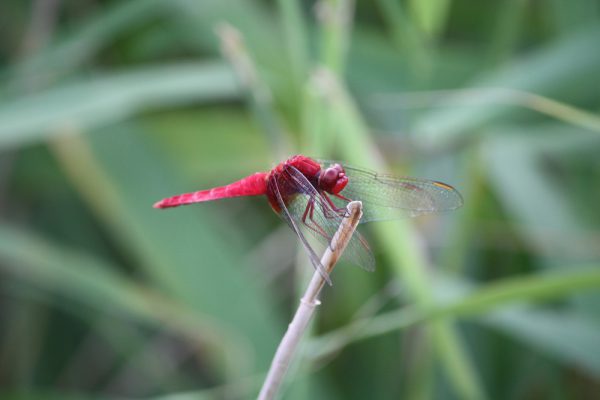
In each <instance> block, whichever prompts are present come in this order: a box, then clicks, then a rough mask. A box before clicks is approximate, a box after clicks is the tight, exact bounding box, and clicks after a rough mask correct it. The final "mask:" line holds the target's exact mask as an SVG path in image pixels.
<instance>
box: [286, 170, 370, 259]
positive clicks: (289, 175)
mask: <svg viewBox="0 0 600 400" xmlns="http://www.w3.org/2000/svg"><path fill="white" fill-rule="evenodd" d="M283 178H284V179H288V180H289V181H290V183H291V184H292V185H293V186H294V187H295V188H297V192H298V193H297V195H296V196H294V197H292V198H290V199H289V200H288V201H287V204H286V206H287V209H288V211H289V214H290V217H291V218H292V220H293V221H294V224H295V225H296V226H298V227H299V228H300V229H301V230H302V231H303V232H309V234H310V235H312V236H313V237H315V238H316V239H317V240H318V241H319V242H320V243H321V244H323V245H325V246H329V245H330V242H331V239H332V238H333V235H334V234H335V232H336V231H337V230H338V228H339V226H340V223H341V222H342V219H343V216H344V214H345V212H346V211H345V210H346V205H345V204H344V205H343V207H340V209H338V210H335V209H334V208H332V207H331V205H330V204H329V202H328V201H327V199H326V198H325V197H324V196H323V195H322V194H321V193H319V192H318V191H317V190H316V189H315V187H314V186H313V185H312V184H311V183H310V182H309V181H308V180H307V179H306V177H305V176H304V175H303V174H302V173H301V172H300V171H298V170H297V169H296V168H294V167H291V166H290V167H288V168H287V169H286V170H285V171H284V172H283ZM311 202H312V203H313V205H314V206H313V207H312V213H311V212H310V211H309V212H308V213H306V214H305V211H306V209H307V206H309V203H311ZM342 258H343V259H345V260H346V261H349V262H350V263H352V264H356V265H358V266H360V267H361V268H363V269H365V270H367V271H373V270H374V269H375V259H374V257H373V254H372V253H371V250H370V248H369V245H368V243H367V241H366V240H365V239H364V238H363V237H362V235H361V234H360V233H359V232H358V231H355V232H354V235H353V236H352V238H351V239H350V242H349V243H348V245H347V247H346V250H345V251H344V253H343V255H342Z"/></svg>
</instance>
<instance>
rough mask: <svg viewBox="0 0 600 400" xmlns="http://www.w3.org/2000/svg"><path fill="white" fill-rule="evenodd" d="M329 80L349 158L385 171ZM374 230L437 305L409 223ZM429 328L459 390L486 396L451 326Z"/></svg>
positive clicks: (427, 300) (424, 299)
mask: <svg viewBox="0 0 600 400" xmlns="http://www.w3.org/2000/svg"><path fill="white" fill-rule="evenodd" d="M326 76H327V77H328V78H327V80H328V85H327V87H326V89H327V92H326V93H325V94H324V95H325V96H326V97H327V98H328V100H329V102H330V107H331V108H332V113H333V119H334V121H335V127H336V129H337V134H338V136H339V137H340V138H343V139H342V140H341V141H340V147H341V151H342V153H343V154H344V155H345V159H348V160H350V161H352V162H355V163H357V164H358V165H368V166H370V167H374V168H375V169H377V170H381V171H385V169H386V168H385V167H384V166H383V163H382V157H381V156H380V155H379V154H378V151H377V150H376V147H375V145H374V144H373V143H372V142H371V140H370V139H369V133H368V132H369V131H368V128H367V126H366V124H365V122H364V121H363V120H362V118H361V117H360V113H359V111H358V109H357V108H356V106H355V105H354V103H353V102H352V100H351V99H350V97H349V95H348V94H347V92H346V91H345V89H344V88H343V87H342V85H341V84H340V83H339V81H338V80H337V79H336V77H335V76H334V75H333V74H331V73H326ZM374 229H375V232H376V234H377V236H378V239H379V241H380V242H381V244H382V246H383V247H384V249H385V250H386V252H387V254H389V256H390V258H391V260H392V265H393V266H394V267H395V269H394V272H395V273H396V274H397V275H398V277H399V279H401V280H402V281H403V282H405V284H406V287H407V290H408V291H409V292H410V294H411V296H412V298H413V299H414V300H415V302H416V303H417V304H418V305H419V306H420V307H424V308H428V307H431V306H432V305H433V303H434V299H433V295H432V288H431V286H430V284H429V282H428V277H427V275H426V271H427V270H428V269H429V265H428V262H427V261H426V259H427V258H426V255H425V254H424V252H423V250H422V249H423V246H422V244H421V243H420V242H421V240H422V239H421V238H420V237H419V236H418V234H417V233H416V231H414V230H413V229H412V228H411V226H410V225H409V223H408V222H406V221H393V222H390V223H386V224H376V225H375V226H374ZM429 329H431V333H432V338H433V341H434V343H435V349H436V351H437V353H438V354H439V357H440V358H441V360H442V363H443V365H444V367H445V371H446V373H447V374H448V376H449V377H450V379H451V381H452V382H453V384H454V387H455V390H456V391H457V392H458V393H460V395H461V397H463V398H469V399H481V398H484V397H485V395H484V393H483V389H482V388H481V386H480V384H479V382H478V378H477V376H476V374H475V371H474V369H473V367H472V366H471V365H470V362H469V361H468V360H467V356H466V354H465V353H464V350H463V348H462V345H461V343H460V340H459V338H458V336H457V334H456V332H455V331H454V329H453V327H452V325H451V323H450V322H449V321H443V320H436V321H432V323H431V324H430V325H429Z"/></svg>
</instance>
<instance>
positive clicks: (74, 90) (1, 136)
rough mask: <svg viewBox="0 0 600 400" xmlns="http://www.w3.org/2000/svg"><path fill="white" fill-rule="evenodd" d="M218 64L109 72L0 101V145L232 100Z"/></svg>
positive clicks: (227, 75)
mask: <svg viewBox="0 0 600 400" xmlns="http://www.w3.org/2000/svg"><path fill="white" fill-rule="evenodd" d="M237 96H238V90H237V88H236V84H235V80H234V77H233V75H232V74H231V71H230V69H229V68H228V67H227V66H226V65H225V64H222V63H187V64H174V65H167V66H161V67H150V68H140V69H138V70H135V71H129V72H120V73H112V74H110V75H105V76H98V77H95V78H93V79H89V80H83V81H81V80H80V81H79V82H76V83H71V84H65V85H62V86H58V87H55V88H52V89H48V90H46V91H43V92H40V93H37V94H34V95H30V96H26V97H23V98H19V99H13V100H12V101H10V102H8V101H5V102H3V103H0V147H6V146H15V145H20V144H23V143H29V142H32V141H34V140H40V139H44V138H46V137H48V136H50V135H56V134H59V133H64V132H69V131H73V130H75V131H77V130H80V129H90V128H94V127H97V126H104V125H107V124H109V123H111V122H115V121H119V120H122V119H125V118H128V117H131V116H133V115H135V114H136V113H139V112H141V111H145V110H148V109H153V108H164V107H170V106H175V105H182V104H190V103H196V102H213V101H220V100H226V99H231V98H236V97H237Z"/></svg>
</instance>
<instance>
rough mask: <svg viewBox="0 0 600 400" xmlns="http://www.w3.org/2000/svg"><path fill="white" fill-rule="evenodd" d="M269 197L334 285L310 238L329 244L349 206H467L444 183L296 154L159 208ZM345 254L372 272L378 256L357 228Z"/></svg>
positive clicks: (376, 213) (406, 211) (418, 210)
mask: <svg viewBox="0 0 600 400" xmlns="http://www.w3.org/2000/svg"><path fill="white" fill-rule="evenodd" d="M258 195H266V196H267V200H268V201H269V204H270V205H271V208H272V209H273V210H274V211H275V212H276V213H277V214H278V215H279V216H280V217H282V218H283V219H284V220H285V221H286V222H287V223H288V225H289V226H290V227H291V228H292V230H293V231H294V232H295V233H296V235H298V237H299V238H300V241H301V243H302V245H303V246H304V248H305V249H306V251H307V253H308V255H309V257H310V260H311V262H312V264H313V265H314V266H315V268H316V269H317V270H318V271H319V272H320V273H321V274H322V275H323V277H324V278H325V279H326V280H327V281H328V282H329V283H331V281H330V280H329V276H327V273H326V272H325V268H324V267H323V266H322V265H321V262H320V261H319V257H318V256H317V254H316V253H315V251H314V250H313V248H312V247H311V245H310V244H309V242H308V240H307V239H306V237H305V233H306V232H308V233H310V234H311V235H313V236H314V237H315V238H317V240H318V241H320V242H321V243H323V244H324V245H329V243H330V241H331V238H332V237H333V235H334V233H335V232H336V231H337V229H338V227H339V225H340V222H341V220H342V218H343V217H344V216H345V215H346V207H345V206H346V204H347V203H348V202H350V201H352V200H360V201H362V203H363V217H362V219H361V223H362V222H369V221H377V220H389V219H395V218H402V217H413V216H417V215H421V214H427V213H432V212H438V211H448V210H453V209H456V208H458V207H460V206H462V203H463V201H462V197H461V196H460V194H459V193H458V192H457V191H456V189H454V188H453V187H452V186H450V185H447V184H445V183H441V182H436V181H430V180H425V179H415V178H406V177H403V178H399V177H393V176H390V175H386V174H378V173H376V172H371V171H368V170H365V169H362V168H356V167H351V166H348V165H345V164H343V165H342V163H339V162H336V161H324V160H315V159H312V158H309V157H306V156H302V155H296V156H293V157H291V158H289V159H288V160H286V161H284V162H282V163H280V164H278V165H277V166H276V167H275V168H273V169H272V170H271V171H268V172H257V173H255V174H253V175H250V176H247V177H245V178H243V179H241V180H239V181H237V182H234V183H231V184H229V185H226V186H220V187H215V188H212V189H208V190H201V191H198V192H193V193H186V194H180V195H178V196H173V197H169V198H166V199H164V200H161V201H159V202H157V203H156V204H154V207H155V208H169V207H177V206H181V205H185V204H192V203H200V202H204V201H211V200H218V199H224V198H229V197H240V196H258ZM343 258H345V259H346V260H348V261H350V262H352V263H354V264H358V265H359V266H361V267H362V268H364V269H366V270H367V271H372V270H374V269H375V260H374V257H373V254H372V253H371V250H370V249H369V245H368V244H367V241H366V240H365V239H364V238H363V237H362V236H361V235H360V233H358V232H355V234H354V236H353V237H352V239H351V240H350V243H348V246H347V247H346V251H345V252H344V255H343Z"/></svg>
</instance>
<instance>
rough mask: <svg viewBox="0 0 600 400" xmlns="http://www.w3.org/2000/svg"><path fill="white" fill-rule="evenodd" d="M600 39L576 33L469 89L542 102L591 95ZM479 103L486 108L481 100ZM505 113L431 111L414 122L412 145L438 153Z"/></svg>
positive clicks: (596, 33)
mask: <svg viewBox="0 0 600 400" xmlns="http://www.w3.org/2000/svg"><path fill="white" fill-rule="evenodd" d="M599 38H600V29H599V28H597V27H595V28H587V29H585V30H582V31H578V32H576V33H574V34H572V35H570V36H569V37H567V38H565V39H562V40H560V41H557V42H555V43H552V44H551V45H548V46H547V47H546V48H545V49H544V50H541V51H537V52H535V53H533V54H531V55H528V56H525V57H523V58H522V59H521V60H520V61H515V62H512V63H511V64H509V65H508V66H504V67H501V68H499V69H498V70H495V71H490V72H486V73H484V74H482V75H481V76H479V77H477V78H476V79H474V80H473V81H472V83H471V84H470V87H471V88H478V87H503V88H510V89H514V90H519V91H525V92H532V93H538V94H541V95H544V96H558V95H559V94H560V93H562V92H569V93H572V92H573V90H574V89H573V88H574V87H577V88H579V90H578V91H577V93H578V95H580V96H582V95H584V93H587V92H588V91H590V90H593V87H592V86H590V84H589V82H590V79H593V78H592V77H593V76H595V74H596V71H597V70H598V69H599V68H600V52H598V51H596V48H597V43H598V39H599ZM571 60H577V62H576V63H574V62H571ZM454 100H455V99H453V98H451V99H447V101H444V102H443V103H442V104H441V105H451V104H452V103H453V102H454ZM479 100H480V101H483V102H484V104H485V102H486V98H483V97H481V96H480V99H479ZM508 111H509V110H507V108H506V107H498V106H496V105H493V106H482V107H477V108H476V112H475V111H474V109H473V108H471V107H468V108H462V109H456V108H451V107H446V108H443V109H436V110H432V111H430V112H427V113H424V114H422V115H421V116H420V118H419V120H418V121H417V123H416V125H415V127H414V132H415V134H414V135H415V139H416V140H418V142H419V143H420V144H422V145H423V146H427V147H441V146H444V145H446V144H448V143H450V142H452V141H455V140H458V139H460V138H461V137H464V136H465V135H469V134H471V133H472V132H473V131H474V130H475V129H476V128H478V127H480V126H482V125H483V124H485V123H486V122H489V121H490V120H493V119H494V118H497V117H500V116H505V115H507V113H508Z"/></svg>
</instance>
